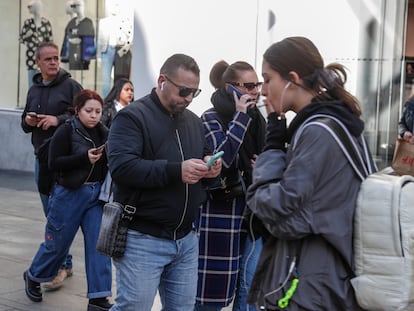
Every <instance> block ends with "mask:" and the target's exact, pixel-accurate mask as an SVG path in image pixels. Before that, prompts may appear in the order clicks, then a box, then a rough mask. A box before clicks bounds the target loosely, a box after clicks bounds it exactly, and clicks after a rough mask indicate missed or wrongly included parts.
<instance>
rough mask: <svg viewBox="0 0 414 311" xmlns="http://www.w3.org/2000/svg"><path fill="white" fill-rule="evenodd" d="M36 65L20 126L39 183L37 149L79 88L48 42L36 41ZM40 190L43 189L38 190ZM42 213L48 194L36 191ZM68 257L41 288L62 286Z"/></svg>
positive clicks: (67, 272)
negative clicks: (28, 136)
mask: <svg viewBox="0 0 414 311" xmlns="http://www.w3.org/2000/svg"><path fill="white" fill-rule="evenodd" d="M35 59H36V65H37V67H38V68H39V70H40V73H37V74H35V75H34V77H33V85H32V86H31V87H30V89H29V91H28V94H27V99H26V106H25V108H24V111H23V113H22V116H21V119H22V121H21V126H22V129H23V131H24V132H25V133H31V135H32V144H33V147H34V153H35V156H36V159H35V180H36V184H38V182H39V159H38V156H37V155H38V149H39V147H40V145H41V144H42V143H43V142H44V141H45V140H46V139H48V138H49V137H52V135H53V133H54V132H55V130H56V128H57V127H58V126H59V125H60V124H62V123H64V122H65V120H66V119H68V118H70V117H71V115H72V114H73V113H74V111H73V108H72V104H73V103H72V102H73V98H74V97H75V95H76V94H78V93H79V92H80V91H81V90H82V89H83V88H82V86H81V85H80V84H79V83H78V82H77V81H75V80H74V79H72V78H71V75H70V74H69V73H68V72H66V71H65V70H64V69H62V68H60V67H59V48H58V46H57V45H56V44H54V43H52V42H43V43H40V44H39V46H38V47H37V50H36V52H35ZM42 192H43V191H42ZM39 194H40V199H41V201H42V206H43V212H44V214H45V216H46V217H47V213H48V209H47V207H48V201H49V195H48V194H47V193H40V192H39ZM71 259H72V256H71V255H70V254H68V258H67V261H66V262H65V263H64V264H63V266H62V269H61V270H59V273H58V275H57V276H56V278H55V280H53V281H51V282H47V283H44V284H43V286H44V288H45V289H49V290H54V289H57V288H59V287H60V286H61V285H62V282H63V280H64V279H65V278H66V277H67V276H70V275H72V260H71Z"/></svg>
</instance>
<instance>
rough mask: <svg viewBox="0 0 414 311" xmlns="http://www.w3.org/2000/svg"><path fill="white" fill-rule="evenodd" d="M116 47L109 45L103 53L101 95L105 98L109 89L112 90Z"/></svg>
mask: <svg viewBox="0 0 414 311" xmlns="http://www.w3.org/2000/svg"><path fill="white" fill-rule="evenodd" d="M115 52H116V47H114V46H111V45H108V48H107V49H106V51H105V52H102V53H101V73H102V78H101V85H102V87H101V95H102V98H105V97H106V96H107V95H108V94H109V91H110V90H111V87H112V86H111V85H112V76H111V72H112V67H113V66H114V60H115Z"/></svg>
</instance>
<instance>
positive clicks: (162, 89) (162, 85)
mask: <svg viewBox="0 0 414 311" xmlns="http://www.w3.org/2000/svg"><path fill="white" fill-rule="evenodd" d="M164 84H165V82H162V83H161V91H164Z"/></svg>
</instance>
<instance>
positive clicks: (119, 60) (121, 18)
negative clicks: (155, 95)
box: [97, 1, 133, 97]
mask: <svg viewBox="0 0 414 311" xmlns="http://www.w3.org/2000/svg"><path fill="white" fill-rule="evenodd" d="M121 7H122V6H121V4H120V1H113V2H111V3H108V4H107V7H106V16H107V17H105V18H102V19H101V20H100V21H99V34H98V48H97V56H98V57H99V60H100V62H101V69H102V71H101V73H102V79H101V81H102V89H101V95H102V96H104V97H105V96H107V95H108V93H109V90H110V89H111V80H112V79H111V72H112V68H113V70H114V75H113V77H114V83H115V82H116V81H117V80H119V79H120V78H126V79H129V76H130V72H131V58H132V54H131V48H132V39H133V38H132V37H133V18H132V15H131V14H129V13H130V12H128V11H125V10H122V9H121Z"/></svg>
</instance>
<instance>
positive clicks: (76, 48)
mask: <svg viewBox="0 0 414 311" xmlns="http://www.w3.org/2000/svg"><path fill="white" fill-rule="evenodd" d="M67 48H69V53H68V51H67ZM61 55H69V69H70V70H87V69H89V63H90V60H91V59H94V58H95V55H96V47H95V29H94V27H93V22H92V20H91V19H90V18H88V17H84V18H83V19H82V20H80V21H78V19H77V17H74V18H72V19H71V20H70V21H69V23H68V25H67V26H66V29H65V37H64V41H63V44H62V51H61Z"/></svg>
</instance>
